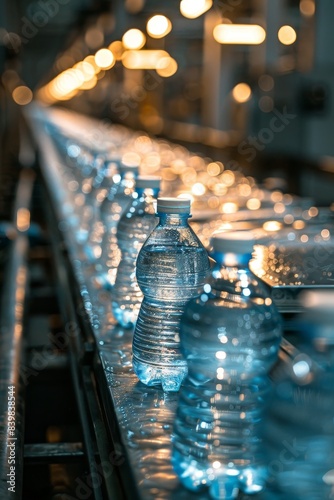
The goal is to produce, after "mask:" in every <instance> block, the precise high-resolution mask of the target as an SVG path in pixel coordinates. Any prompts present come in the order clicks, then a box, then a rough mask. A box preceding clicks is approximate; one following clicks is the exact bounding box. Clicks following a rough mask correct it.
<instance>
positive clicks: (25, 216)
mask: <svg viewBox="0 0 334 500" xmlns="http://www.w3.org/2000/svg"><path fill="white" fill-rule="evenodd" d="M16 225H17V229H18V230H19V231H28V229H29V227H30V211H29V210H28V209H27V208H19V209H18V211H17V214H16Z"/></svg>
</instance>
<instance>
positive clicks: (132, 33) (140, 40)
mask: <svg viewBox="0 0 334 500" xmlns="http://www.w3.org/2000/svg"><path fill="white" fill-rule="evenodd" d="M122 43H123V46H124V47H125V48H126V49H130V50H138V49H141V48H142V47H144V45H145V43H146V37H145V35H144V33H143V32H142V31H140V30H138V29H137V28H133V29H131V30H128V31H126V32H125V33H124V35H123V37H122Z"/></svg>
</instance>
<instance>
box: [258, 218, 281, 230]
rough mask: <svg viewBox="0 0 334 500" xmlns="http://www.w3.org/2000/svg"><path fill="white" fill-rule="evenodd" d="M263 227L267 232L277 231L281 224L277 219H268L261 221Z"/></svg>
mask: <svg viewBox="0 0 334 500" xmlns="http://www.w3.org/2000/svg"><path fill="white" fill-rule="evenodd" d="M262 227H263V229H264V230H265V231H268V232H275V231H279V230H280V229H282V224H281V223H280V222H278V221H277V220H268V221H267V222H264V223H263V226H262Z"/></svg>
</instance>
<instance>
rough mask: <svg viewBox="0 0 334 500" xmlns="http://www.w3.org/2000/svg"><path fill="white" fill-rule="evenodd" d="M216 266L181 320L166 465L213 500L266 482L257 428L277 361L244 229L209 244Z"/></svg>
mask: <svg viewBox="0 0 334 500" xmlns="http://www.w3.org/2000/svg"><path fill="white" fill-rule="evenodd" d="M211 244H212V253H211V256H212V258H213V259H214V260H215V262H216V265H215V266H214V267H213V270H212V271H211V275H210V277H209V279H208V280H207V282H206V283H205V285H204V288H203V291H202V294H201V295H200V296H199V297H198V298H196V299H192V300H190V301H189V302H188V304H187V306H186V308H185V312H184V314H183V316H182V319H181V327H180V332H181V333H180V337H181V351H182V353H183V356H184V359H185V360H186V361H187V364H188V375H187V377H186V379H185V381H184V383H183V385H182V387H181V390H180V396H179V401H178V408H177V414H176V419H175V425H174V432H173V451H172V464H173V467H174V469H175V471H176V472H177V474H178V476H179V478H180V480H181V482H182V483H183V484H184V485H185V486H186V487H187V488H188V489H190V490H194V491H196V490H200V489H205V488H207V487H208V488H209V493H210V496H211V497H212V498H214V499H233V498H236V497H237V495H238V493H239V491H243V492H245V493H247V494H253V493H257V492H259V491H261V490H262V489H263V487H264V484H265V481H266V478H267V465H266V462H265V456H264V453H263V443H262V437H261V427H262V425H263V415H264V409H265V401H266V400H267V397H268V394H269V391H270V387H271V385H270V381H269V377H268V372H269V370H270V368H271V366H272V365H273V364H274V363H275V361H276V359H277V353H278V349H279V344H280V340H281V332H282V326H281V317H280V315H279V313H278V311H277V309H276V307H275V306H274V304H273V302H272V300H271V299H270V298H269V296H268V294H267V290H266V288H265V285H263V284H262V283H260V282H259V280H258V279H257V278H256V277H255V276H254V275H253V274H252V273H251V272H250V270H249V268H248V263H249V260H250V258H251V253H252V248H253V245H254V234H253V233H251V232H249V231H243V232H240V233H238V232H233V233H220V234H218V235H216V236H214V237H213V238H212V240H211Z"/></svg>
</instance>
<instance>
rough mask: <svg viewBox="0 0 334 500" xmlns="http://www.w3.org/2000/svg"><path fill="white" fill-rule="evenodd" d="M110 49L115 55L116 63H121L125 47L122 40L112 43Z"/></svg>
mask: <svg viewBox="0 0 334 500" xmlns="http://www.w3.org/2000/svg"><path fill="white" fill-rule="evenodd" d="M108 49H109V50H110V51H111V52H112V53H113V54H114V58H115V59H116V61H120V60H121V59H122V56H123V52H124V47H123V44H122V42H121V41H120V40H115V41H114V42H112V43H111V44H110V45H109V47H108Z"/></svg>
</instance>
